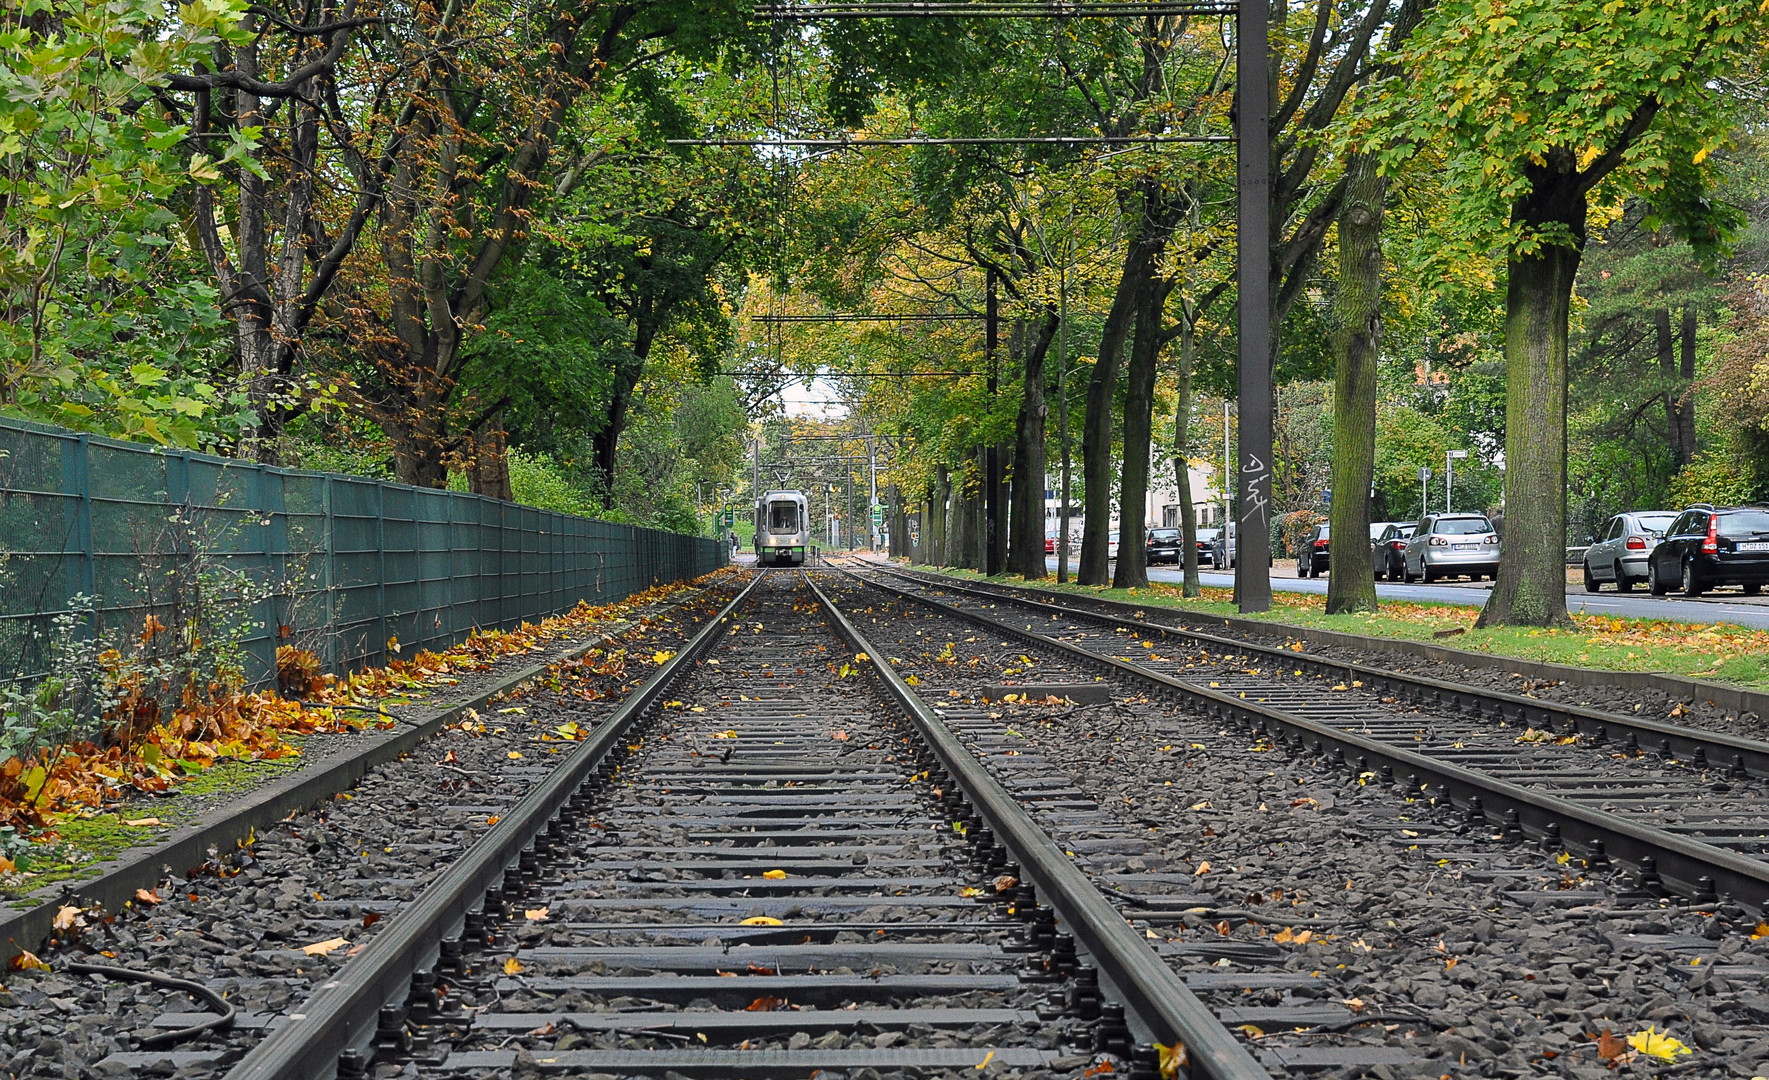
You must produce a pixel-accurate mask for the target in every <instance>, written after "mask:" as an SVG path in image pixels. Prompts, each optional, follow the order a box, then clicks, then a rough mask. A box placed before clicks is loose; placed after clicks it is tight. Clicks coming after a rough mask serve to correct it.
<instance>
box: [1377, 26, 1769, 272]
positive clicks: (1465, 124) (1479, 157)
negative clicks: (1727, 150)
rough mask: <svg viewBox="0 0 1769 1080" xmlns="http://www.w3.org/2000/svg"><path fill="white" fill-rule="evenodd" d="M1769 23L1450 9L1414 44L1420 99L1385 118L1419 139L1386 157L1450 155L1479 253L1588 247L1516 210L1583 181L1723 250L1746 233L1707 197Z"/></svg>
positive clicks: (1393, 160) (1386, 112)
mask: <svg viewBox="0 0 1769 1080" xmlns="http://www.w3.org/2000/svg"><path fill="white" fill-rule="evenodd" d="M1766 18H1769V11H1765V9H1763V8H1762V7H1761V5H1760V4H1759V3H1758V2H1757V0H1691V2H1688V3H1679V4H1625V3H1615V2H1613V0H1444V2H1440V3H1438V4H1437V5H1436V8H1435V10H1434V12H1433V13H1432V15H1431V16H1430V18H1429V19H1428V21H1427V23H1426V25H1425V26H1423V27H1422V28H1421V29H1420V31H1419V32H1418V33H1416V34H1415V35H1414V36H1413V38H1412V41H1411V42H1410V43H1409V45H1408V47H1407V61H1408V64H1409V66H1410V71H1409V73H1408V75H1409V88H1408V93H1406V94H1404V95H1395V96H1394V97H1393V99H1392V100H1391V101H1388V102H1386V103H1385V104H1384V105H1383V106H1382V107H1381V108H1376V109H1372V110H1371V116H1372V119H1377V118H1386V119H1388V120H1390V121H1394V123H1393V128H1394V129H1395V130H1397V131H1398V132H1399V133H1400V134H1401V135H1402V136H1403V138H1402V140H1401V141H1400V142H1398V143H1396V144H1395V145H1394V146H1393V147H1392V148H1391V149H1388V150H1387V151H1386V152H1385V153H1384V159H1385V161H1386V162H1387V163H1388V164H1389V165H1390V166H1394V165H1397V164H1399V163H1400V162H1401V161H1403V160H1404V159H1405V158H1406V157H1407V156H1408V155H1409V154H1411V153H1413V152H1414V151H1415V150H1416V149H1417V147H1418V146H1419V145H1420V144H1425V143H1432V142H1434V141H1437V140H1442V141H1443V142H1444V143H1445V144H1447V147H1446V153H1445V160H1444V172H1445V179H1446V182H1447V188H1448V191H1449V192H1450V194H1451V196H1452V199H1453V212H1452V213H1451V214H1450V216H1449V218H1448V219H1447V221H1446V222H1445V224H1446V225H1447V226H1448V227H1449V229H1450V230H1451V231H1452V232H1453V233H1455V234H1457V235H1459V236H1460V237H1461V238H1463V239H1465V240H1466V241H1468V242H1470V243H1471V245H1472V247H1473V248H1474V249H1475V250H1486V249H1488V248H1490V247H1491V246H1493V245H1502V246H1505V247H1508V248H1510V249H1512V250H1514V251H1516V252H1518V253H1520V254H1529V253H1531V252H1534V251H1537V250H1538V249H1539V248H1540V247H1541V246H1542V245H1543V244H1572V243H1575V242H1576V241H1575V238H1574V237H1573V236H1571V235H1568V234H1565V233H1563V232H1559V231H1556V226H1555V224H1554V223H1552V222H1550V223H1548V224H1546V225H1540V223H1532V222H1531V221H1529V220H1526V216H1518V215H1516V214H1515V213H1514V211H1515V210H1516V208H1517V207H1518V206H1519V205H1520V204H1521V203H1522V202H1523V200H1525V198H1526V196H1528V195H1530V194H1531V193H1532V192H1536V193H1538V194H1540V193H1541V185H1542V184H1543V181H1544V177H1545V176H1547V175H1549V174H1552V173H1565V172H1567V171H1569V170H1571V171H1575V172H1577V173H1578V174H1579V175H1580V176H1581V177H1588V178H1589V179H1588V186H1595V187H1596V195H1597V198H1598V200H1599V201H1600V202H1617V201H1619V199H1620V198H1621V197H1622V196H1623V195H1625V194H1629V193H1634V194H1638V195H1640V196H1642V197H1644V198H1646V199H1648V200H1649V201H1650V202H1651V204H1652V205H1653V208H1654V210H1655V211H1656V213H1657V215H1658V217H1659V218H1660V219H1661V220H1663V221H1664V222H1665V223H1667V224H1670V225H1672V226H1674V227H1677V228H1679V229H1681V230H1683V231H1684V233H1685V235H1687V236H1688V237H1689V239H1690V241H1691V243H1693V244H1696V245H1697V246H1698V248H1699V249H1701V250H1702V251H1704V252H1711V251H1712V250H1714V248H1715V247H1716V245H1717V244H1718V243H1719V242H1720V241H1721V240H1722V238H1723V237H1724V235H1725V232H1726V230H1727V227H1728V226H1729V225H1730V224H1731V223H1732V221H1733V217H1732V213H1731V211H1730V210H1729V209H1728V208H1726V207H1723V206H1721V205H1719V204H1716V203H1714V202H1712V201H1710V200H1708V199H1706V198H1704V197H1703V195H1704V192H1705V191H1706V190H1707V189H1708V187H1709V186H1710V183H1711V178H1712V172H1713V166H1712V163H1711V161H1710V155H1712V153H1713V152H1714V150H1715V149H1716V148H1718V147H1720V146H1721V145H1723V144H1724V143H1725V142H1726V141H1727V139H1728V137H1729V135H1730V131H1731V127H1732V119H1731V117H1730V115H1729V108H1728V103H1727V98H1726V94H1725V92H1724V89H1723V79H1724V77H1725V76H1726V75H1727V74H1728V73H1729V72H1730V70H1731V68H1732V67H1733V66H1734V65H1736V64H1738V63H1739V62H1740V60H1741V59H1742V57H1743V55H1744V51H1745V49H1746V48H1747V47H1748V46H1749V44H1750V42H1751V41H1752V40H1753V36H1756V37H1758V38H1759V39H1760V35H1761V33H1762V30H1763V27H1764V23H1765V19H1766ZM1377 122H1378V124H1380V120H1379V119H1378V120H1377ZM1654 224H1656V222H1655V223H1654Z"/></svg>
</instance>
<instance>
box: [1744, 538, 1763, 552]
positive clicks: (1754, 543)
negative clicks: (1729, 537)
mask: <svg viewBox="0 0 1769 1080" xmlns="http://www.w3.org/2000/svg"><path fill="white" fill-rule="evenodd" d="M1738 550H1740V551H1769V540H1751V541H1748V542H1746V543H1742V544H1740V545H1738Z"/></svg>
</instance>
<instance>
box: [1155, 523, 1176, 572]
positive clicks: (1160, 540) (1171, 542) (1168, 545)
mask: <svg viewBox="0 0 1769 1080" xmlns="http://www.w3.org/2000/svg"><path fill="white" fill-rule="evenodd" d="M1182 543H1183V541H1182V540H1181V539H1180V534H1179V530H1178V529H1150V530H1149V543H1148V565H1150V566H1153V565H1154V564H1156V563H1161V562H1170V563H1177V562H1178V561H1179V553H1180V551H1181V550H1183V549H1182V547H1181V546H1180V545H1181V544H1182Z"/></svg>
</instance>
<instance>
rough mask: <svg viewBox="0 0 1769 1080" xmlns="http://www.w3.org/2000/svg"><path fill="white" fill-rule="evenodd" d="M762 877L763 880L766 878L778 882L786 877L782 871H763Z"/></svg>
mask: <svg viewBox="0 0 1769 1080" xmlns="http://www.w3.org/2000/svg"><path fill="white" fill-rule="evenodd" d="M762 876H763V877H765V878H768V879H770V880H772V881H779V880H780V879H781V878H783V877H785V876H786V871H784V870H766V871H763V873H762Z"/></svg>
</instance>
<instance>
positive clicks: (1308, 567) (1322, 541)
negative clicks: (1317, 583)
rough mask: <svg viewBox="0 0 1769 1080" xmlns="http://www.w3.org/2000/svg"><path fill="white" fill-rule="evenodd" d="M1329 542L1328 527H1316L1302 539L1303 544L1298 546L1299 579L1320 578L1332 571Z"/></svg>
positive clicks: (1297, 573) (1297, 572)
mask: <svg viewBox="0 0 1769 1080" xmlns="http://www.w3.org/2000/svg"><path fill="white" fill-rule="evenodd" d="M1327 540H1328V537H1327V526H1326V525H1316V526H1314V527H1313V528H1311V529H1309V530H1308V532H1307V534H1305V535H1304V536H1303V537H1302V543H1300V544H1297V545H1296V576H1297V577H1320V576H1321V573H1322V571H1325V570H1328V569H1330V563H1329V559H1328V545H1327Z"/></svg>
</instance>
